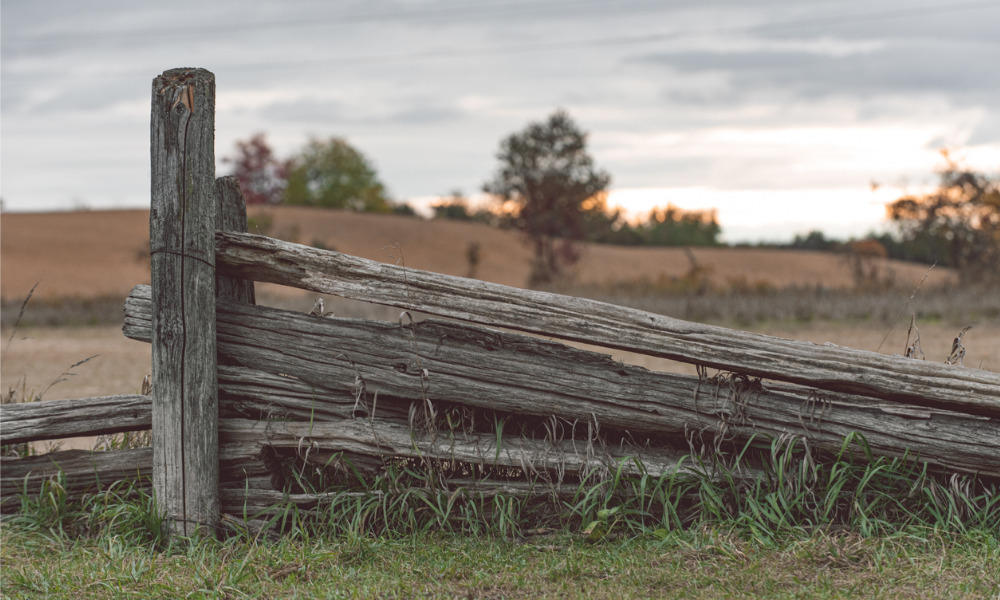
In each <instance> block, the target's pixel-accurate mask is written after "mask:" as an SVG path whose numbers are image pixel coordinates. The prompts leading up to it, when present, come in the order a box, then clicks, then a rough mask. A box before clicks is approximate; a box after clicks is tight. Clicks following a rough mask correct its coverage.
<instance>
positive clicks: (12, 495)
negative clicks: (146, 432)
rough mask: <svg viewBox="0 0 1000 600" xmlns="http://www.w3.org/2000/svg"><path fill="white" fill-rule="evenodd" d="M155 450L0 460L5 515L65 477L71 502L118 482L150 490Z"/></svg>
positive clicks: (0, 496)
mask: <svg viewBox="0 0 1000 600" xmlns="http://www.w3.org/2000/svg"><path fill="white" fill-rule="evenodd" d="M152 465H153V449H152V448H136V449H133V450H113V451H108V452H90V451H87V450H64V451H60V452H50V453H48V454H43V455H41V456H30V457H27V458H3V459H0V505H2V510H3V512H12V511H15V510H17V509H18V508H19V507H20V496H21V494H22V493H24V492H27V493H28V494H29V496H35V497H37V495H38V493H39V492H40V491H41V489H42V486H43V484H44V483H45V482H46V481H48V480H50V479H55V478H57V477H58V476H59V473H60V471H61V472H62V473H63V475H64V476H65V489H66V492H67V493H68V495H69V496H70V497H72V498H79V497H80V495H81V494H84V493H87V492H93V491H97V490H98V489H106V488H108V487H109V486H111V485H113V484H114V483H115V482H119V481H128V482H133V483H135V484H137V485H139V486H140V487H144V488H145V487H148V485H149V477H150V474H151V472H152Z"/></svg>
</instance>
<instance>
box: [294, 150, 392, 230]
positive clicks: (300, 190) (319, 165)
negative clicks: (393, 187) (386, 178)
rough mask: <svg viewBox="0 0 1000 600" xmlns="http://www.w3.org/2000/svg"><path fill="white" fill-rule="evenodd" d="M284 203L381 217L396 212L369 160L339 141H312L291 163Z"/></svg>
mask: <svg viewBox="0 0 1000 600" xmlns="http://www.w3.org/2000/svg"><path fill="white" fill-rule="evenodd" d="M285 202H286V203H288V204H305V205H309V206H322V207H325V208H341V209H346V210H355V211H371V212H381V213H388V212H392V208H393V207H392V203H391V201H390V200H389V197H388V195H387V193H386V189H385V186H384V185H382V182H381V181H379V179H378V176H377V174H376V173H375V169H374V167H372V165H371V163H370V162H369V161H368V159H367V158H366V157H365V156H364V155H363V154H362V153H361V152H359V151H358V150H356V149H355V148H354V147H352V146H351V145H350V144H348V143H347V141H346V140H344V139H342V138H337V137H334V138H330V139H329V140H327V141H325V142H324V141H321V140H317V139H312V140H310V141H309V143H308V144H307V145H306V147H305V148H304V149H303V150H302V152H301V153H300V154H299V155H298V156H297V157H295V158H294V159H292V161H291V164H290V169H289V173H288V187H287V188H286V190H285Z"/></svg>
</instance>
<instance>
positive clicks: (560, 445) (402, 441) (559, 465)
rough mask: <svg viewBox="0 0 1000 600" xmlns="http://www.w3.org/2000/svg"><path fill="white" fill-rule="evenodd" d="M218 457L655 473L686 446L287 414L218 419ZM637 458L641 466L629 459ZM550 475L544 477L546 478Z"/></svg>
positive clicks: (673, 465)
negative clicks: (347, 457)
mask: <svg viewBox="0 0 1000 600" xmlns="http://www.w3.org/2000/svg"><path fill="white" fill-rule="evenodd" d="M219 440H220V445H219V447H220V459H221V460H227V459H232V458H237V457H242V456H255V455H258V454H259V453H260V452H261V450H262V449H263V447H264V446H271V447H272V448H276V449H277V448H284V449H290V450H297V451H299V452H300V453H304V452H305V451H306V450H310V451H313V452H319V451H325V452H352V453H355V454H361V455H367V456H378V457H382V458H392V457H401V458H427V459H435V460H442V461H457V462H465V463H472V464H478V465H484V466H488V467H512V468H521V469H524V471H525V472H527V473H542V472H549V475H547V478H550V477H551V473H556V472H558V473H559V474H560V476H561V475H562V474H567V475H571V476H584V475H587V474H589V473H591V472H593V471H598V472H601V473H605V474H607V473H615V472H616V471H620V472H621V473H622V474H625V475H640V474H642V473H644V472H645V473H649V474H650V475H652V476H654V477H659V476H661V475H664V474H668V473H674V472H693V471H692V467H693V465H692V464H691V463H690V461H687V462H686V461H684V460H683V457H684V456H685V455H687V454H689V453H688V452H681V451H679V450H672V449H666V448H638V447H628V446H626V447H602V446H601V445H600V443H593V444H591V443H589V442H588V441H587V440H585V439H579V440H572V439H561V440H536V439H531V438H523V437H518V436H517V435H516V434H514V435H511V434H509V433H508V435H506V436H504V435H502V434H501V435H499V436H498V435H495V434H476V433H460V432H435V433H426V432H418V431H413V430H411V428H410V427H409V426H406V425H400V424H398V423H387V422H384V421H380V420H378V419H343V420H338V421H325V422H324V421H319V422H312V423H310V422H288V421H252V420H248V419H221V420H220V421H219ZM629 459H636V460H638V461H641V463H642V467H641V468H640V466H639V465H638V464H636V462H635V461H633V460H629ZM550 480H551V479H550Z"/></svg>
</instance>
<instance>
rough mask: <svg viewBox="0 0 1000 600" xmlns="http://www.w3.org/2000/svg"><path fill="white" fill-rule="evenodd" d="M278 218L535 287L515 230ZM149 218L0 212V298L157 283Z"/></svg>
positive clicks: (828, 260) (819, 277)
mask: <svg viewBox="0 0 1000 600" xmlns="http://www.w3.org/2000/svg"><path fill="white" fill-rule="evenodd" d="M251 216H252V217H253V216H256V217H257V220H258V221H265V220H268V219H269V220H270V221H271V223H272V225H271V227H270V232H269V233H268V234H269V235H271V236H272V237H277V238H280V239H285V240H288V241H292V242H298V243H302V244H309V245H315V246H322V247H325V248H327V249H331V250H338V251H341V252H346V253H348V254H353V255H355V256H361V257H364V258H370V259H374V260H379V261H383V262H397V261H403V262H405V264H406V266H408V267H414V268H418V269H426V270H430V271H436V272H439V273H447V274H450V275H460V276H468V275H469V274H470V272H469V271H470V266H469V262H468V260H467V251H468V249H469V246H470V244H473V243H477V244H479V255H480V261H479V264H478V266H477V268H476V271H475V273H474V275H475V276H476V277H478V278H479V279H483V280H485V281H493V282H496V283H502V284H504V285H513V286H524V285H525V283H526V282H527V280H528V275H529V271H530V267H529V259H530V250H529V248H528V247H527V246H526V245H525V244H524V243H523V239H522V238H521V237H520V236H519V235H518V234H517V233H515V232H511V231H501V230H497V229H493V228H490V227H486V226H485V225H480V224H476V223H462V222H456V221H422V220H418V219H413V218H407V217H397V216H391V215H373V214H359V213H348V212H341V211H330V210H320V209H314V208H302V207H277V208H267V209H258V210H255V211H252V212H251ZM148 230H149V214H148V212H147V211H141V210H130V211H89V212H75V213H74V212H66V213H38V214H18V213H13V214H12V213H5V214H4V215H3V216H2V218H0V263H2V266H0V295H2V296H3V297H4V298H7V299H12V298H23V297H24V296H25V295H26V294H27V293H28V291H29V290H30V289H31V287H32V286H33V285H35V283H39V282H40V283H39V286H38V288H37V290H36V292H35V293H36V295H37V296H38V297H40V298H52V297H93V296H117V297H121V298H124V297H125V296H126V295H127V294H128V292H129V290H130V289H132V286H133V285H135V284H137V283H149V233H148ZM693 253H694V256H695V258H696V260H697V261H698V264H699V265H700V266H702V267H704V268H706V269H707V270H708V272H709V276H710V278H711V279H712V280H713V281H714V282H716V283H717V284H719V285H723V286H724V285H727V284H728V283H729V282H731V281H734V280H743V281H745V282H747V283H751V284H752V283H756V282H765V283H768V284H770V285H772V286H774V287H777V288H781V287H785V286H788V285H800V286H814V285H823V286H826V287H830V288H836V287H849V286H851V285H852V284H853V280H852V278H851V274H850V270H849V268H848V266H847V265H846V264H845V262H844V261H843V259H842V258H841V257H839V256H837V255H833V254H830V253H821V252H807V251H788V250H765V249H752V248H751V249H747V248H738V249H734V248H703V249H698V248H696V249H694V250H693ZM689 267H690V262H689V260H688V258H687V256H686V255H685V252H684V250H683V249H680V248H625V247H618V246H600V245H587V246H585V247H584V248H583V259H582V260H581V261H580V263H578V265H577V267H576V269H575V279H576V281H577V282H578V283H579V284H581V285H609V284H614V283H620V282H623V281H639V280H646V281H657V280H658V279H661V278H670V277H678V276H681V275H683V274H684V273H685V272H687V271H688V269H689ZM885 267H886V268H890V269H892V270H893V272H894V273H895V276H896V279H897V281H900V282H903V285H904V286H912V285H915V284H916V283H917V282H919V281H920V279H921V278H922V277H923V276H924V274H925V273H926V272H927V268H926V267H924V266H921V265H914V264H908V263H901V262H897V261H888V262H886V263H885ZM950 277H951V274H950V273H948V272H947V271H946V270H944V269H935V270H934V271H933V272H931V274H930V276H929V277H928V280H927V281H926V282H925V285H926V286H933V285H938V284H941V283H943V282H945V281H948V280H949V278H950ZM262 289H263V291H264V292H266V293H278V294H282V295H293V296H294V295H299V294H300V292H298V291H297V290H289V289H287V288H279V287H277V286H264V287H263V288H262Z"/></svg>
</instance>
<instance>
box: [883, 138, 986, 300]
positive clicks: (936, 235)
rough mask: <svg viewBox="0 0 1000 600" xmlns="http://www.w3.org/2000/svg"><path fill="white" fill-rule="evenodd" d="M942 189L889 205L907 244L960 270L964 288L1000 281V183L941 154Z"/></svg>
mask: <svg viewBox="0 0 1000 600" xmlns="http://www.w3.org/2000/svg"><path fill="white" fill-rule="evenodd" d="M942 155H943V156H944V159H945V165H944V167H943V168H941V169H940V171H939V174H940V183H939V185H938V189H937V190H935V191H934V192H931V193H930V194H927V195H923V196H904V197H902V198H900V199H899V200H896V201H895V202H892V203H891V204H889V205H888V207H887V209H888V213H889V217H890V218H891V219H892V220H893V221H895V223H896V225H897V227H898V228H899V231H900V235H901V237H902V238H903V242H904V243H906V244H910V245H911V246H913V247H916V248H919V249H920V250H921V251H926V252H927V253H928V254H931V255H934V258H935V259H936V260H938V261H939V262H941V263H942V264H945V265H947V266H951V267H954V268H955V269H957V270H958V273H959V278H960V279H961V281H962V282H963V283H972V282H977V281H986V280H993V281H997V280H1000V270H998V269H997V265H998V264H1000V179H998V178H997V177H989V176H987V175H985V174H982V173H977V172H975V171H971V170H969V169H966V168H964V167H962V166H961V165H960V164H959V163H957V162H956V161H954V160H952V158H951V157H950V156H949V154H948V153H947V152H942Z"/></svg>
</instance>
